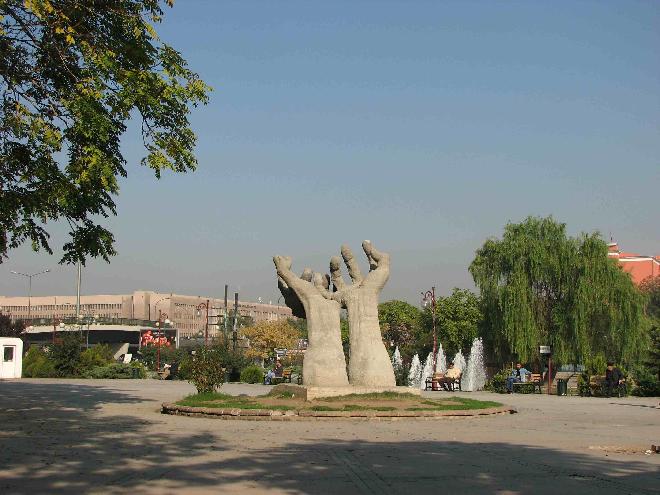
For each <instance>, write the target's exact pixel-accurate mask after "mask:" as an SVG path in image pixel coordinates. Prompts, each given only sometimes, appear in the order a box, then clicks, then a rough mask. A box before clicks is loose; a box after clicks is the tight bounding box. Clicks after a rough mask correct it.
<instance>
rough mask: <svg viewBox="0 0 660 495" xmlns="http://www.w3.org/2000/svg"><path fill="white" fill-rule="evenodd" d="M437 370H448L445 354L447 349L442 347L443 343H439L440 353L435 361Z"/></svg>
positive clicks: (439, 371)
mask: <svg viewBox="0 0 660 495" xmlns="http://www.w3.org/2000/svg"><path fill="white" fill-rule="evenodd" d="M435 371H437V372H438V373H446V372H447V356H445V351H444V349H443V348H442V344H441V343H438V355H437V359H436V363H435Z"/></svg>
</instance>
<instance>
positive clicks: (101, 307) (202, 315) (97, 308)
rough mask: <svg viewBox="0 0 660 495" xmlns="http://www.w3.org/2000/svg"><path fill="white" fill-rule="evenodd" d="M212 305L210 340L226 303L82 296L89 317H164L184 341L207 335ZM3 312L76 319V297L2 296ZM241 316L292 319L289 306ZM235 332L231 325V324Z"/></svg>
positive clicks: (259, 306) (245, 308)
mask: <svg viewBox="0 0 660 495" xmlns="http://www.w3.org/2000/svg"><path fill="white" fill-rule="evenodd" d="M207 299H208V301H209V336H211V337H213V336H215V335H217V334H218V332H219V331H222V329H223V325H224V315H225V303H224V300H223V299H218V298H211V297H208V298H207V297H202V296H187V295H181V294H173V293H169V294H167V293H162V292H153V291H135V292H133V293H132V294H117V295H86V296H82V295H81V296H80V313H81V314H82V315H84V316H85V317H92V316H97V317H99V318H103V319H132V320H145V321H151V322H154V321H157V320H158V317H159V314H160V313H164V314H166V315H167V318H168V319H169V320H170V322H171V323H172V325H173V326H175V327H176V328H177V330H178V331H179V335H180V337H184V338H185V337H190V336H194V335H197V334H198V333H199V332H200V331H201V332H204V327H205V324H206V309H205V308H204V307H202V308H200V309H199V310H198V309H197V308H198V307H199V305H200V304H206V301H207ZM228 309H229V311H228V314H229V316H230V317H231V316H232V315H233V309H234V301H233V300H230V301H229V308H228ZM0 312H2V313H4V314H6V315H10V316H11V318H12V319H13V320H52V319H53V318H75V316H76V296H33V297H31V298H29V299H28V297H13V296H0ZM238 313H239V315H240V316H243V317H250V318H252V319H253V320H254V321H277V320H280V319H286V318H290V317H291V310H290V309H289V308H288V307H286V306H280V305H275V304H263V303H254V302H247V301H239V303H238ZM228 324H229V328H230V329H231V322H228Z"/></svg>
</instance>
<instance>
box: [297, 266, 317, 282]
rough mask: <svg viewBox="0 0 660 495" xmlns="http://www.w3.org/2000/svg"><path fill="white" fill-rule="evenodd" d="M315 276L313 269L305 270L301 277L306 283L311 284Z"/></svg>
mask: <svg viewBox="0 0 660 495" xmlns="http://www.w3.org/2000/svg"><path fill="white" fill-rule="evenodd" d="M313 275H314V273H313V272H312V269H311V268H305V269H304V270H303V272H302V275H300V278H302V279H303V280H304V281H305V282H311V281H312V277H313Z"/></svg>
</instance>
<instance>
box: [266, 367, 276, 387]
mask: <svg viewBox="0 0 660 495" xmlns="http://www.w3.org/2000/svg"><path fill="white" fill-rule="evenodd" d="M274 377H275V372H274V371H273V370H268V373H266V376H265V377H264V384H265V385H271V384H272V383H273V378H274Z"/></svg>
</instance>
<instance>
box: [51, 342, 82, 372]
mask: <svg viewBox="0 0 660 495" xmlns="http://www.w3.org/2000/svg"><path fill="white" fill-rule="evenodd" d="M81 354H82V339H81V338H80V335H79V334H78V332H66V333H64V335H63V336H62V338H61V340H60V341H59V342H58V343H57V344H55V345H52V346H50V355H51V356H52V360H53V362H54V364H55V369H56V370H57V374H58V375H59V376H62V377H70V376H76V375H78V374H79V372H80V366H81V362H80V355H81Z"/></svg>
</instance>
